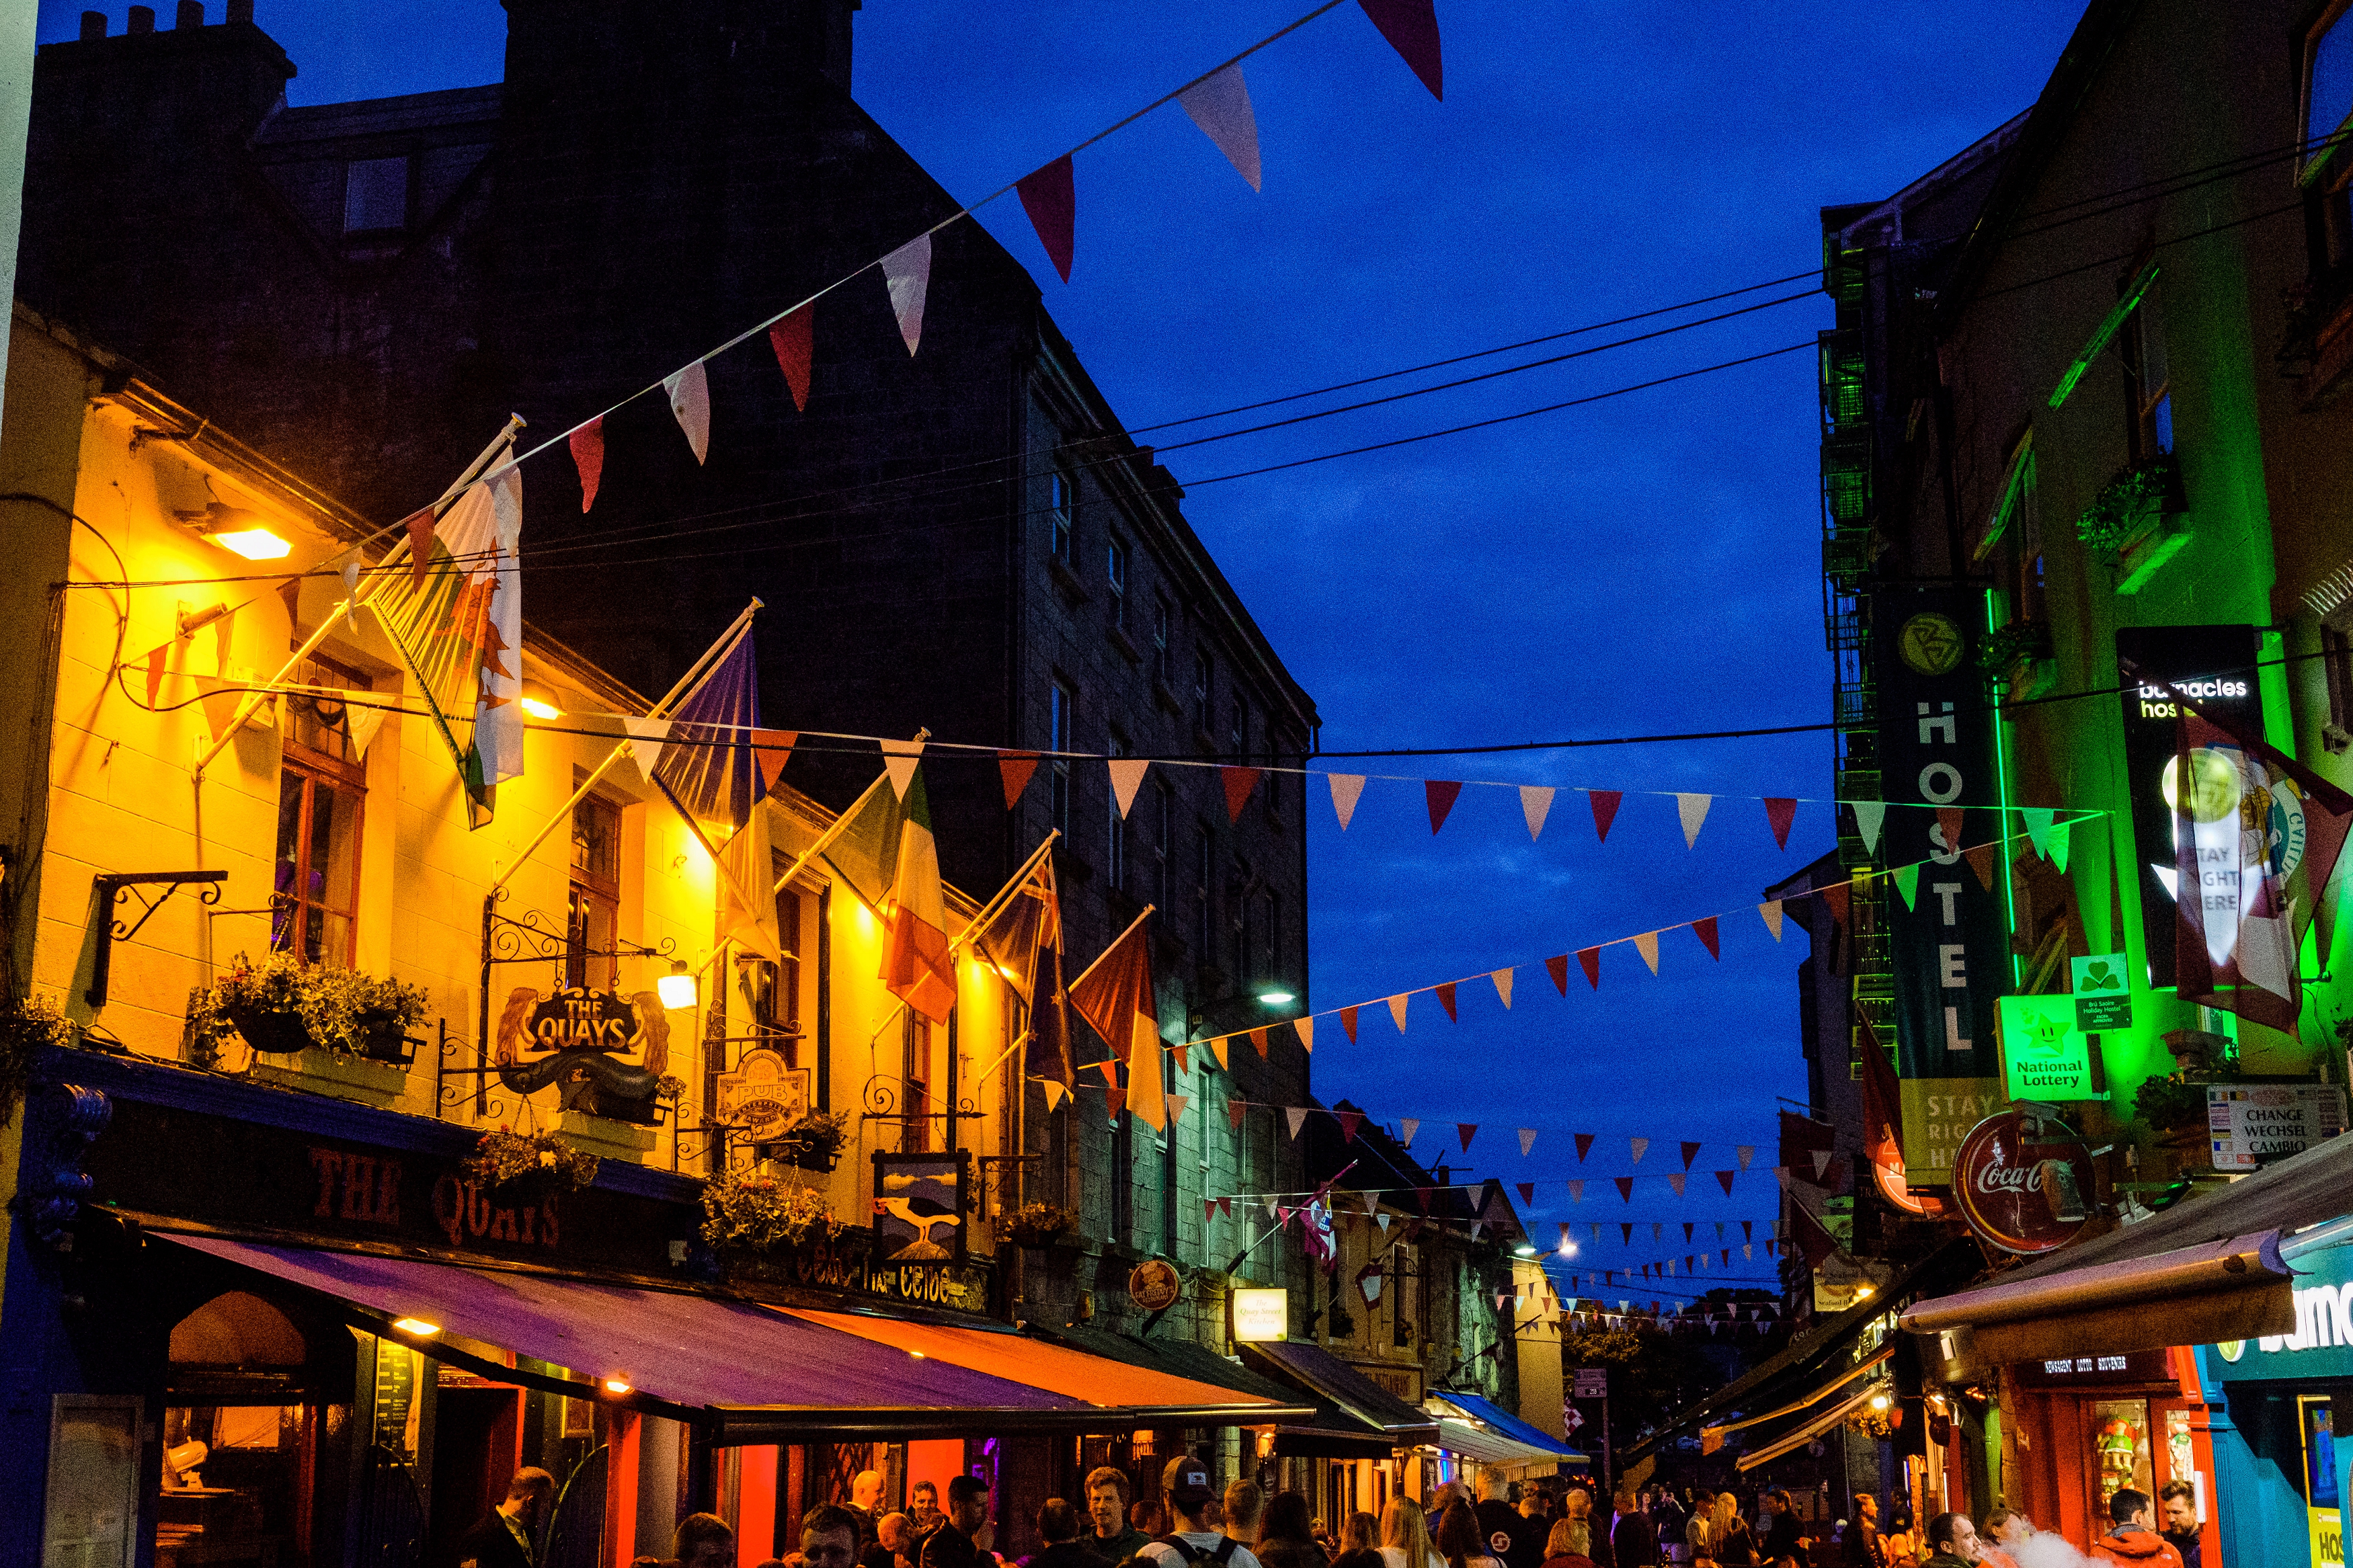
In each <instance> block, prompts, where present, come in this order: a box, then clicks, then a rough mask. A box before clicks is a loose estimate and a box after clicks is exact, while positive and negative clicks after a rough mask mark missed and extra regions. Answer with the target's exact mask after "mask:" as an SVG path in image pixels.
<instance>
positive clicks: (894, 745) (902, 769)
mask: <svg viewBox="0 0 2353 1568" xmlns="http://www.w3.org/2000/svg"><path fill="white" fill-rule="evenodd" d="M921 761H923V742H921V741H885V742H882V771H883V772H884V773H889V774H890V775H891V793H892V795H897V796H898V797H899V798H900V799H901V800H904V799H906V798H907V784H908V781H910V780H911V779H913V777H914V776H915V764H916V763H919V762H921Z"/></svg>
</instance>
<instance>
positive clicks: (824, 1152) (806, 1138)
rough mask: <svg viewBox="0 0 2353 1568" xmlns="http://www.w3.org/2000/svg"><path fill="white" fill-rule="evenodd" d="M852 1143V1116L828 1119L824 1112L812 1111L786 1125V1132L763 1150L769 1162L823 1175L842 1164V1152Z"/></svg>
mask: <svg viewBox="0 0 2353 1568" xmlns="http://www.w3.org/2000/svg"><path fill="white" fill-rule="evenodd" d="M847 1142H849V1115H848V1113H846V1112H845V1113H843V1114H841V1115H839V1116H828V1114H826V1113H825V1112H824V1111H822V1110H810V1111H805V1112H803V1113H802V1114H801V1115H800V1116H799V1117H798V1118H797V1119H796V1120H794V1121H790V1122H788V1123H786V1127H785V1130H784V1131H783V1132H781V1133H779V1134H778V1135H777V1136H776V1138H775V1139H774V1140H773V1141H771V1142H767V1143H765V1144H763V1145H761V1148H762V1150H763V1151H764V1152H765V1155H766V1157H767V1158H769V1159H771V1160H774V1161H776V1162H777V1163H779V1164H785V1165H793V1166H797V1167H798V1168H799V1169H801V1170H804V1171H816V1172H818V1173H824V1172H828V1171H830V1170H832V1169H833V1168H834V1167H835V1166H836V1165H838V1164H839V1163H841V1148H842V1145H843V1144H844V1143H847Z"/></svg>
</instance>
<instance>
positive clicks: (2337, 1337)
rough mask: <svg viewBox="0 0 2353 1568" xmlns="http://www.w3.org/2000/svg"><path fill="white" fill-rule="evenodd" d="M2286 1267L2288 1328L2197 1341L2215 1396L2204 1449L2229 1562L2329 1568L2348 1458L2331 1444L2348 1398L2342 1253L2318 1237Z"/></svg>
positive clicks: (2339, 1551) (2349, 1297)
mask: <svg viewBox="0 0 2353 1568" xmlns="http://www.w3.org/2000/svg"><path fill="white" fill-rule="evenodd" d="M2295 1266H2296V1267H2297V1268H2299V1269H2301V1270H2303V1271H2304V1272H2302V1273H2300V1274H2299V1276H2298V1277H2297V1279H2296V1282H2295V1332H2293V1333H2286V1334H2266V1335H2263V1336H2262V1337H2260V1338H2257V1339H2252V1340H2233V1341H2226V1342H2223V1343H2221V1344H2215V1345H2204V1346H2201V1347H2200V1349H2199V1352H2198V1356H2199V1361H2200V1366H2201V1369H2202V1370H2203V1372H2204V1373H2205V1375H2206V1377H2207V1379H2208V1380H2209V1382H2210V1383H2211V1384H2214V1385H2216V1386H2217V1387H2218V1389H2219V1391H2220V1394H2221V1397H2220V1399H2219V1400H2218V1401H2217V1405H2218V1409H2217V1411H2216V1415H2215V1420H2214V1451H2215V1458H2216V1460H2217V1462H2218V1463H2219V1464H2220V1466H2221V1476H2220V1485H2221V1496H2222V1509H2221V1512H2222V1516H2223V1517H2222V1525H2223V1539H2224V1541H2225V1542H2226V1543H2227V1545H2228V1548H2229V1550H2230V1553H2231V1555H2230V1561H2232V1562H2233V1563H2283V1564H2285V1563H2311V1564H2312V1565H2313V1568H2324V1565H2326V1568H2337V1565H2338V1564H2341V1563H2343V1562H2344V1561H2345V1551H2344V1544H2343V1525H2344V1517H2343V1509H2344V1498H2345V1494H2346V1487H2347V1484H2348V1477H2347V1473H2346V1466H2347V1463H2348V1458H2353V1447H2346V1446H2340V1445H2339V1444H2338V1443H2337V1423H2338V1421H2340V1420H2342V1419H2344V1412H2345V1411H2346V1410H2347V1409H2348V1408H2353V1321H2348V1319H2353V1256H2348V1251H2347V1249H2346V1248H2344V1247H2327V1248H2323V1249H2320V1250H2317V1251H2314V1252H2311V1253H2308V1254H2306V1255H2305V1256H2304V1257H2302V1258H2297V1259H2296V1260H2295ZM2226 1412H2227V1419H2225V1413H2226Z"/></svg>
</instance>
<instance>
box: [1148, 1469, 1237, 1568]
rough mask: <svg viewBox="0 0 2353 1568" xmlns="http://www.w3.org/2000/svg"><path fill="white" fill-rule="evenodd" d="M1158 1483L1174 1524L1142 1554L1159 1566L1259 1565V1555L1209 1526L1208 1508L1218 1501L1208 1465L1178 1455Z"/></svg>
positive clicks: (1223, 1567) (1225, 1567)
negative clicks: (1162, 1537)
mask: <svg viewBox="0 0 2353 1568" xmlns="http://www.w3.org/2000/svg"><path fill="white" fill-rule="evenodd" d="M1160 1485H1161V1490H1162V1491H1163V1492H1164V1493H1166V1496H1167V1499H1168V1507H1169V1510H1170V1511H1171V1512H1173V1513H1175V1514H1176V1524H1175V1527H1174V1528H1173V1529H1172V1530H1171V1531H1169V1533H1168V1536H1167V1537H1166V1539H1165V1540H1161V1541H1155V1542H1153V1543H1152V1544H1151V1545H1149V1546H1146V1547H1145V1549H1144V1551H1143V1552H1142V1555H1144V1556H1145V1557H1149V1558H1151V1559H1152V1560H1153V1561H1154V1562H1155V1563H1159V1564H1160V1568H1190V1565H1191V1564H1193V1563H1216V1564H1217V1568H1259V1561H1258V1557H1257V1555H1256V1554H1255V1553H1254V1552H1251V1551H1250V1548H1249V1547H1247V1546H1244V1545H1242V1544H1241V1543H1240V1542H1237V1541H1235V1540H1234V1539H1233V1538H1232V1537H1231V1536H1227V1535H1220V1534H1219V1533H1218V1531H1216V1530H1214V1529H1213V1528H1211V1527H1210V1525H1209V1522H1208V1511H1209V1507H1210V1505H1211V1504H1213V1503H1215V1502H1216V1501H1217V1500H1218V1492H1217V1489H1216V1488H1215V1487H1213V1486H1211V1485H1210V1484H1209V1467H1208V1466H1207V1465H1205V1464H1203V1463H1202V1462H1201V1461H1200V1460H1198V1459H1197V1458H1193V1457H1192V1456H1191V1455H1189V1454H1179V1455H1178V1456H1177V1457H1176V1458H1173V1459H1171V1460H1169V1461H1168V1468H1167V1469H1166V1470H1165V1471H1164V1472H1162V1475H1161V1480H1160Z"/></svg>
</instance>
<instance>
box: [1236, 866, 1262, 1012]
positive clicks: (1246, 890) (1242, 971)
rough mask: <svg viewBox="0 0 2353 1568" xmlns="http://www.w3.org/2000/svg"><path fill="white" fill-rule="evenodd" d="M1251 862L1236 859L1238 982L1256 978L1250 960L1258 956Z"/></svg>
mask: <svg viewBox="0 0 2353 1568" xmlns="http://www.w3.org/2000/svg"><path fill="white" fill-rule="evenodd" d="M1250 880H1251V879H1250V862H1249V861H1247V860H1245V859H1242V858H1240V857H1239V856H1237V857H1236V858H1235V859H1234V931H1233V936H1234V948H1233V952H1234V963H1233V977H1234V979H1235V981H1236V982H1237V983H1240V982H1244V981H1248V980H1250V979H1252V978H1254V977H1255V976H1254V973H1253V971H1252V969H1251V963H1250V961H1251V960H1252V959H1254V958H1256V957H1257V956H1258V930H1257V922H1256V921H1253V920H1252V919H1251V918H1250V916H1251V915H1252V913H1253V912H1255V911H1254V910H1253V909H1252V906H1251V902H1250Z"/></svg>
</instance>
